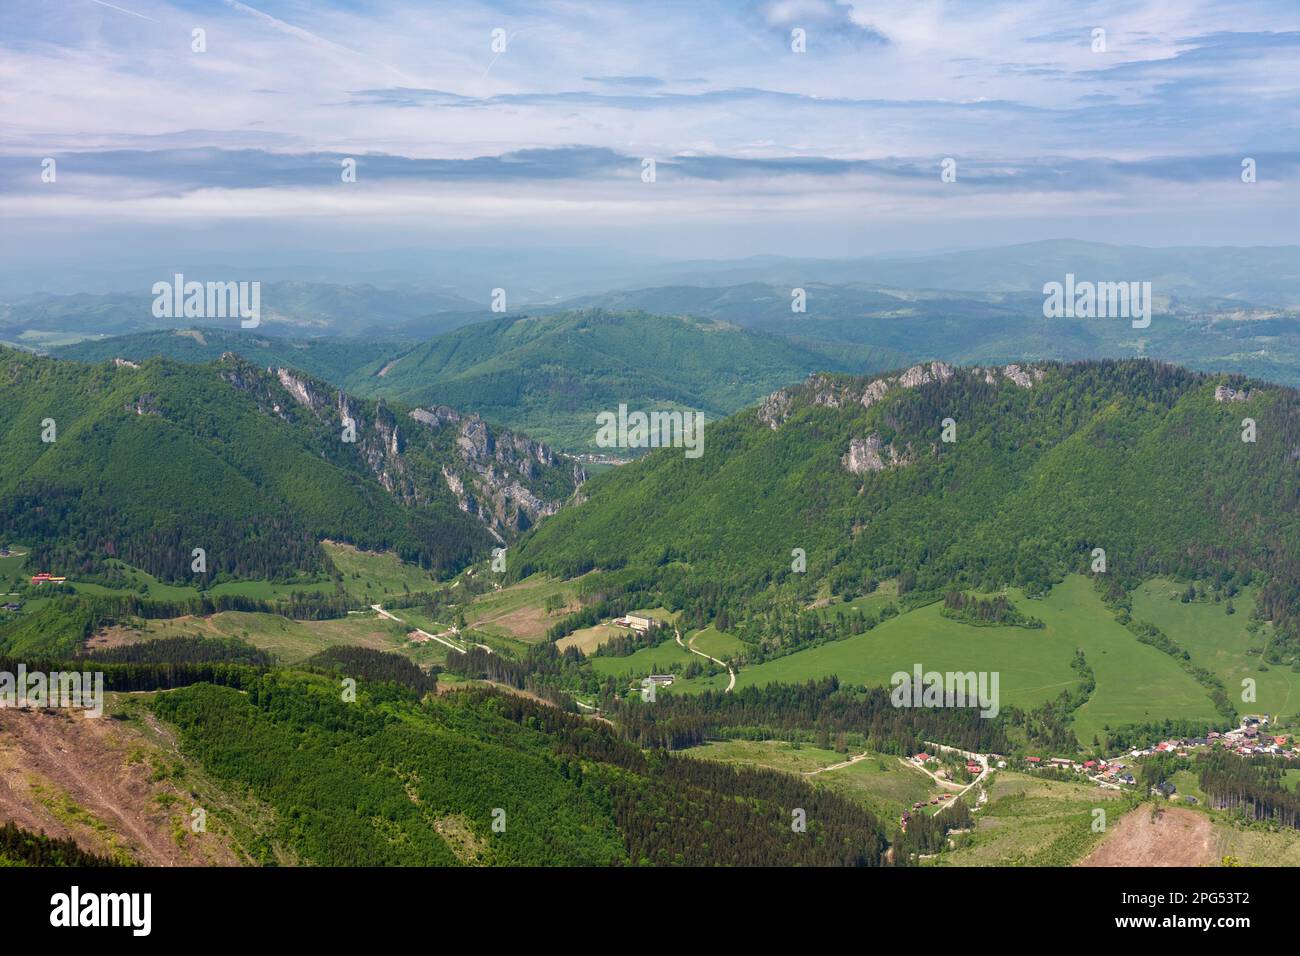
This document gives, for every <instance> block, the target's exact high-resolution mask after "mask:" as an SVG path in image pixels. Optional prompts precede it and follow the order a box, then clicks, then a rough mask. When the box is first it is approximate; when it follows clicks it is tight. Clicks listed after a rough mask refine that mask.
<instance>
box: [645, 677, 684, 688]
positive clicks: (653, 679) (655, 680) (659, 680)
mask: <svg viewBox="0 0 1300 956" xmlns="http://www.w3.org/2000/svg"><path fill="white" fill-rule="evenodd" d="M676 679H677V675H675V674H651V675H650V676H649V677H647V678H646V680H648V681H650V683H652V684H663V685H664V686H665V687H666V686H667V685H669V684H671V683H672V682H673V681H675V680H676Z"/></svg>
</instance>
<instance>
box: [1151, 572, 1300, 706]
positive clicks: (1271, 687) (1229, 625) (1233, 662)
mask: <svg viewBox="0 0 1300 956" xmlns="http://www.w3.org/2000/svg"><path fill="white" fill-rule="evenodd" d="M1185 587H1186V585H1184V586H1182V587H1180V586H1179V585H1178V584H1177V583H1176V582H1173V581H1168V580H1159V579H1158V580H1154V581H1148V582H1147V583H1146V584H1143V585H1142V586H1141V587H1139V588H1137V590H1136V591H1134V593H1133V617H1134V619H1135V620H1139V621H1149V622H1150V623H1152V624H1154V625H1155V626H1156V627H1158V628H1160V629H1161V630H1162V631H1164V632H1165V633H1166V634H1168V635H1169V636H1170V637H1171V638H1173V639H1174V640H1175V641H1177V642H1178V643H1179V644H1180V645H1182V646H1183V647H1184V648H1185V649H1186V650H1187V652H1188V653H1189V654H1191V655H1192V662H1193V663H1194V664H1198V665H1199V666H1201V667H1204V668H1206V669H1207V670H1210V671H1213V672H1214V674H1215V675H1216V676H1218V677H1219V679H1220V680H1222V681H1223V684H1224V687H1225V689H1226V690H1227V693H1228V698H1229V699H1230V700H1232V702H1233V704H1234V705H1235V706H1236V708H1237V710H1238V711H1240V712H1242V713H1248V714H1249V713H1262V714H1269V715H1271V716H1272V717H1273V718H1274V721H1275V722H1278V723H1280V724H1282V725H1283V726H1294V725H1295V724H1296V723H1297V715H1300V674H1297V673H1295V672H1293V671H1292V670H1291V669H1290V668H1288V667H1275V666H1269V665H1266V664H1264V663H1263V660H1262V652H1263V650H1264V648H1265V647H1266V645H1267V644H1268V641H1269V639H1270V638H1271V637H1272V625H1270V624H1262V625H1260V626H1259V629H1258V632H1257V633H1256V634H1253V635H1252V634H1251V633H1250V632H1249V631H1248V630H1247V626H1248V625H1249V623H1250V614H1251V611H1252V610H1254V607H1255V592H1254V589H1253V588H1245V589H1243V591H1242V592H1241V594H1239V595H1237V596H1236V597H1235V598H1233V599H1232V604H1233V607H1234V608H1235V611H1236V613H1234V614H1228V613H1227V607H1226V605H1225V604H1215V603H1214V602H1213V601H1190V602H1188V603H1187V604H1183V603H1182V602H1181V601H1179V600H1178V595H1179V594H1180V593H1181V592H1182V591H1183V590H1184V589H1185ZM1244 678H1251V679H1253V680H1254V681H1255V697H1256V699H1255V701H1253V702H1249V701H1243V700H1242V699H1241V696H1242V684H1241V682H1242V680H1243V679H1244Z"/></svg>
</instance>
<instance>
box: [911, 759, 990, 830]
mask: <svg viewBox="0 0 1300 956" xmlns="http://www.w3.org/2000/svg"><path fill="white" fill-rule="evenodd" d="M925 745H926V746H927V747H933V748H934V749H935V750H945V751H947V752H948V753H954V754H961V755H962V756H963V757H965V758H966V759H967V760H974V761H975V762H976V763H977V764H979V765H980V772H979V774H978V775H977V776H976V777H975V779H974V780H972V781H971V782H970V783H968V784H966V786H964V787H962V790H961V793H959V794H957V795H956V796H955V797H954V798H953V799H952V800H949V801H947V802H945V803H944V804H943V806H941V807H940V808H939V809H938V810H936V811H935V814H934V815H935V816H936V817H937V816H938V815H939V814H941V813H943V811H944V810H946V809H948V807H950V806H952V805H953V804H954V803H956V802H957V801H958V800H960V799H961V798H962V797H964V796H966V792H967V791H968V790H970V788H971V787H973V786H975V784H977V783H979V782H980V781H981V780H983V779H985V778H986V777H987V776H988V774H989V755H988V754H977V753H971V752H970V751H969V750H958V749H957V748H956V747H949V746H946V745H944V744H936V743H935V742H934V741H932V740H927V741H926V742H925ZM921 769H922V770H925V768H924V767H922V768H921ZM926 773H930V771H928V770H926ZM930 776H934V774H930ZM935 779H936V781H937V782H942V781H938V778H937V777H936V778H935Z"/></svg>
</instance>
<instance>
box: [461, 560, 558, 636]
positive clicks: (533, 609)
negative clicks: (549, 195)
mask: <svg viewBox="0 0 1300 956" xmlns="http://www.w3.org/2000/svg"><path fill="white" fill-rule="evenodd" d="M576 580H578V579H576V578H575V579H574V581H576ZM573 593H574V588H573V581H561V580H556V579H554V578H547V577H544V576H542V575H540V574H535V575H533V576H532V577H529V578H525V579H524V580H522V581H520V582H519V583H518V584H512V585H511V586H510V587H508V588H502V589H501V590H499V591H489V592H488V593H486V594H480V595H478V596H477V597H476V598H475V599H474V601H473V603H472V604H470V605H469V607H467V608H465V620H466V622H467V623H468V624H469V625H470V626H471V627H473V628H475V629H476V630H478V631H481V632H483V633H485V634H495V635H498V636H501V637H508V638H513V639H515V640H519V641H525V642H528V643H532V644H535V643H538V642H540V641H544V640H545V639H546V632H547V630H548V629H549V628H550V627H551V626H552V625H554V624H555V623H556V622H557V621H559V620H560V619H561V618H563V617H564V616H565V615H566V614H570V613H572V612H573V611H575V610H577V603H576V602H575V601H574V599H573ZM552 597H554V598H558V599H560V600H561V601H562V602H563V603H562V604H561V606H560V607H558V608H556V609H555V610H553V611H547V610H546V599H547V598H552Z"/></svg>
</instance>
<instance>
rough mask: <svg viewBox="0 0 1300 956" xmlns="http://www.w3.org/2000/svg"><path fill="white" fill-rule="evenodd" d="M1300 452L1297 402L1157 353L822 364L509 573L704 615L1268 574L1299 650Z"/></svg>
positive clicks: (523, 556)
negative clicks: (798, 603)
mask: <svg viewBox="0 0 1300 956" xmlns="http://www.w3.org/2000/svg"><path fill="white" fill-rule="evenodd" d="M945 419H949V420H951V430H950V435H951V437H952V438H953V439H954V440H953V441H951V442H949V441H945V440H944V431H945ZM1245 419H1251V420H1252V421H1253V423H1254V435H1253V437H1254V439H1255V440H1254V441H1243V433H1244V432H1246V430H1247V429H1246V427H1245V425H1244V424H1243V421H1244V420H1245ZM1298 461H1300V401H1298V400H1297V393H1296V392H1295V391H1294V390H1292V389H1289V388H1284V387H1280V386H1275V385H1268V384H1263V383H1258V382H1248V381H1244V380H1242V379H1241V378H1240V377H1225V376H1209V375H1204V374H1199V373H1195V372H1190V371H1186V370H1184V369H1180V368H1176V367H1173V366H1169V365H1162V364H1157V363H1153V362H1149V361H1143V360H1124V361H1092V362H1080V363H1072V364H1058V363H1043V364H1039V365H1034V366H1028V367H1021V366H1017V365H1008V366H1005V367H1001V368H989V367H976V368H955V367H952V366H948V365H945V364H944V363H939V362H935V363H929V364H926V365H918V366H914V367H912V368H910V369H907V370H905V371H902V372H899V373H896V374H893V375H888V376H878V377H867V378H857V377H851V376H841V375H827V374H814V375H812V376H810V377H809V378H808V379H807V380H806V381H805V382H803V383H801V384H800V385H797V386H793V387H790V388H786V389H781V390H779V391H778V392H775V393H773V394H772V395H771V396H769V397H768V398H767V399H766V400H765V401H764V402H762V403H761V404H760V405H759V406H757V407H756V408H752V409H749V410H746V411H744V412H740V413H738V414H736V415H733V416H732V417H730V418H728V419H726V420H723V421H720V422H716V423H714V424H712V425H710V426H709V428H708V429H707V431H706V438H705V443H704V453H703V456H702V457H700V458H698V459H693V460H692V459H687V458H685V456H684V455H683V454H682V452H681V450H680V449H662V450H659V451H656V452H653V453H652V454H650V455H649V456H647V457H646V458H645V459H644V460H642V461H640V462H637V463H635V464H633V465H629V466H627V467H625V468H621V469H618V470H616V471H615V472H613V473H610V474H606V475H600V476H597V478H595V479H593V480H592V481H591V482H590V483H589V484H588V485H587V486H585V488H584V498H585V502H584V503H583V504H581V505H579V506H578V507H575V508H572V509H567V510H565V511H564V512H561V513H560V514H559V515H557V516H556V517H555V518H553V519H551V520H549V521H547V522H546V523H545V524H543V525H542V526H540V527H539V528H538V529H537V530H536V531H534V532H532V533H530V534H529V535H527V536H526V537H525V538H524V539H523V540H522V541H521V542H520V544H519V545H518V546H517V547H516V548H515V549H514V554H515V562H514V568H515V570H516V572H517V573H527V572H529V571H534V570H544V571H548V572H551V573H554V574H559V575H564V576H571V575H576V574H579V573H582V572H583V571H586V570H588V569H590V568H606V569H613V568H626V569H629V571H631V572H635V573H638V574H639V575H640V576H641V577H642V578H643V579H644V580H646V581H654V582H657V586H658V587H660V588H661V589H662V590H664V591H666V592H669V595H670V597H673V598H675V599H676V600H678V601H679V603H680V604H685V605H687V606H690V607H693V609H694V610H693V613H694V614H695V620H696V621H700V620H707V619H709V618H710V617H712V616H714V615H717V614H719V613H723V612H725V613H727V614H729V615H731V616H732V617H735V616H739V615H743V614H744V613H746V611H747V610H748V609H751V608H752V607H753V606H755V604H761V603H762V602H763V601H766V600H767V599H768V596H769V595H770V594H772V593H776V592H781V593H786V594H790V595H793V596H797V597H799V598H800V599H801V600H808V599H811V598H812V597H813V596H815V594H816V592H817V591H818V589H819V588H821V587H822V586H829V587H830V588H831V589H832V591H834V592H835V593H840V594H855V593H860V592H862V591H864V590H867V589H869V588H870V586H871V582H873V581H876V580H884V579H887V578H897V579H898V580H899V585H900V591H902V592H903V593H906V592H907V591H910V590H920V591H927V592H935V593H939V592H940V591H941V589H944V588H947V587H950V586H957V587H972V588H977V589H992V588H996V587H998V586H1001V585H1003V584H1016V585H1021V586H1024V587H1026V588H1028V589H1030V590H1031V591H1034V592H1037V591H1041V590H1042V589H1045V588H1046V587H1047V586H1048V585H1049V584H1051V583H1053V582H1055V581H1058V580H1060V579H1061V577H1062V576H1063V575H1064V574H1066V573H1068V572H1071V571H1081V572H1084V573H1089V572H1090V571H1091V568H1092V566H1093V562H1094V560H1095V558H1094V549H1096V548H1102V549H1104V551H1105V556H1106V572H1105V573H1106V574H1107V575H1109V577H1110V580H1111V581H1113V582H1114V586H1116V587H1120V586H1128V585H1132V584H1134V583H1136V582H1137V581H1139V580H1142V579H1143V578H1146V577H1150V576H1153V575H1155V574H1173V575H1179V576H1200V577H1211V578H1217V579H1218V580H1220V581H1222V582H1225V583H1237V584H1240V583H1244V582H1245V581H1249V580H1252V579H1256V580H1257V582H1259V581H1262V583H1263V586H1262V588H1261V592H1260V596H1259V601H1258V607H1259V609H1260V613H1261V614H1262V615H1263V616H1265V617H1267V618H1270V619H1272V620H1274V621H1275V622H1276V623H1277V624H1278V633H1279V635H1280V639H1281V641H1282V642H1283V645H1284V646H1289V648H1290V650H1289V653H1291V654H1294V653H1295V650H1296V646H1295V645H1296V644H1298V643H1300V640H1297V627H1298V626H1300V616H1298V615H1300V584H1297V581H1300V567H1297V555H1300V475H1298V474H1297V462H1298ZM795 549H801V550H802V551H803V552H804V553H806V561H807V571H806V573H802V574H801V573H798V572H797V571H796V570H794V569H793V565H794V564H795V563H796V560H797V557H796V555H795V554H794V552H795ZM939 596H942V595H941V593H939Z"/></svg>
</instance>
